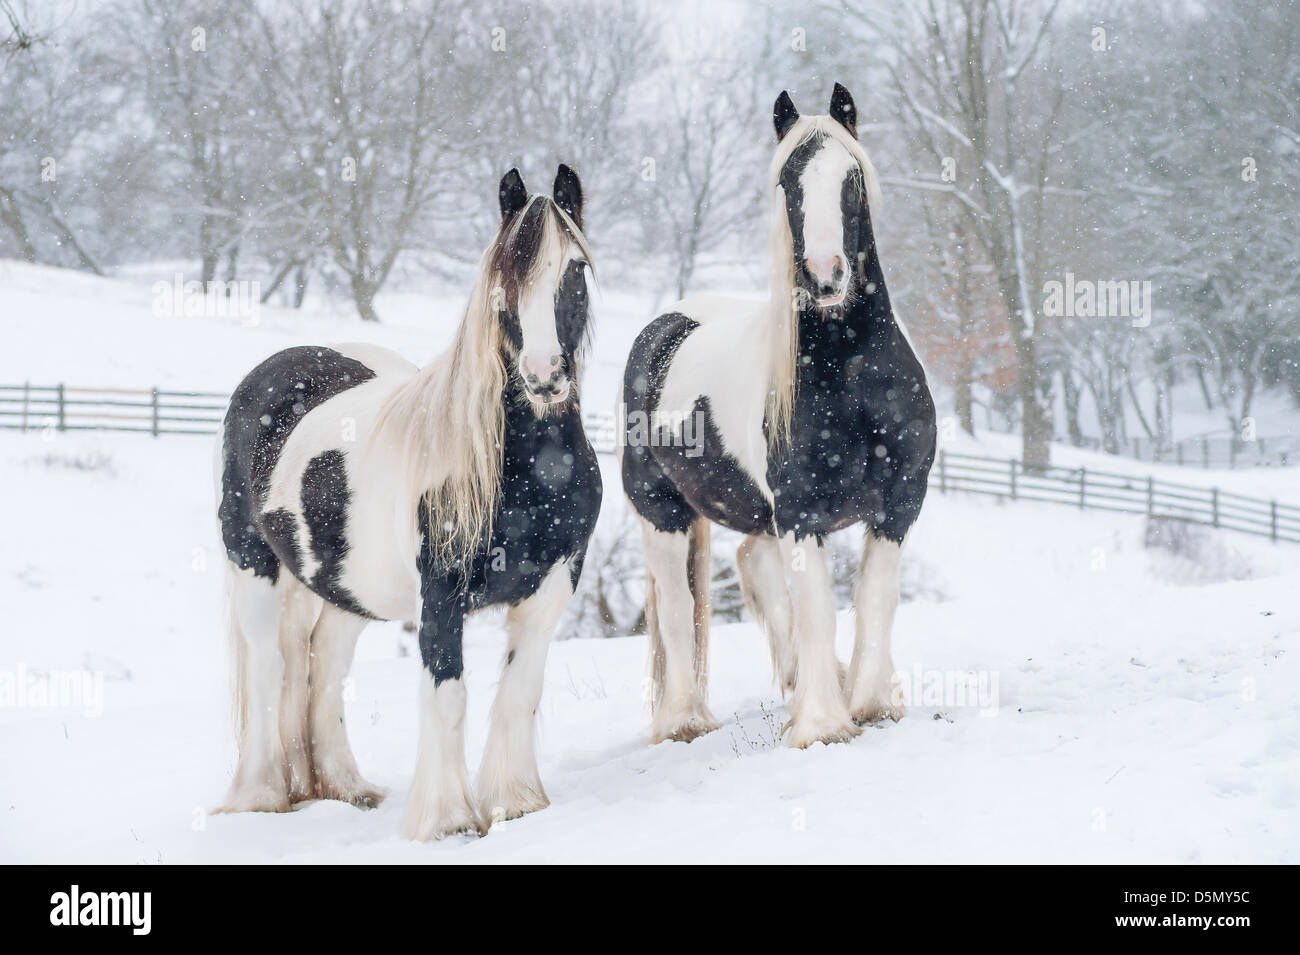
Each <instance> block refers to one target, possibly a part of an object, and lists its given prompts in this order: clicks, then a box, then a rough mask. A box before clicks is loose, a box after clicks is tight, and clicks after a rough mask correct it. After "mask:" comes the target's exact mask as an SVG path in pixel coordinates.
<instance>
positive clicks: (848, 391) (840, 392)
mask: <svg viewBox="0 0 1300 955" xmlns="http://www.w3.org/2000/svg"><path fill="white" fill-rule="evenodd" d="M791 432H792V433H791V442H790V447H789V449H788V451H786V452H785V453H783V454H781V455H780V457H779V458H776V459H774V460H773V461H772V463H771V467H770V468H769V474H768V482H769V484H770V485H771V487H772V491H773V495H774V498H775V501H776V512H777V524H778V526H779V527H780V528H781V529H782V530H787V529H799V530H801V531H806V532H808V533H817V534H822V533H829V532H831V531H832V530H835V529H837V528H839V527H842V526H845V525H846V524H851V523H854V522H856V521H859V520H863V519H865V518H867V517H868V516H869V515H870V514H871V513H872V512H873V511H875V510H879V508H880V502H881V499H882V495H881V485H882V482H883V480H884V478H885V476H886V475H885V472H886V470H887V469H888V462H889V459H890V448H889V439H888V436H887V435H886V434H885V433H883V430H882V428H881V427H880V426H879V424H878V423H877V422H875V421H874V420H873V415H872V414H871V413H870V409H868V408H867V406H866V403H865V400H864V396H863V395H862V394H861V392H859V391H858V390H856V389H853V388H844V387H826V386H824V385H821V383H817V384H814V385H810V386H807V387H803V388H801V390H800V392H799V397H798V401H797V403H796V407H795V415H794V420H793V422H792V428H791Z"/></svg>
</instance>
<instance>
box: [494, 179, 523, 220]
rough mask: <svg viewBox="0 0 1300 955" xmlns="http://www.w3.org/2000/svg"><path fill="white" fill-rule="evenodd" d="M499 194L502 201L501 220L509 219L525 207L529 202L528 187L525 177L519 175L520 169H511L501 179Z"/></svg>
mask: <svg viewBox="0 0 1300 955" xmlns="http://www.w3.org/2000/svg"><path fill="white" fill-rule="evenodd" d="M498 194H499V196H500V199H501V218H503V219H509V218H510V217H511V216H512V215H514V214H515V213H516V212H518V211H519V210H520V209H522V208H523V207H524V204H525V203H527V202H528V187H527V186H525V185H524V177H523V176H521V175H519V170H518V169H511V170H510V171H509V172H508V173H506V174H505V175H504V176H502V177H501V187H500V189H499V190H498Z"/></svg>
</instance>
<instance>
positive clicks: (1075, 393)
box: [1061, 368, 1083, 448]
mask: <svg viewBox="0 0 1300 955" xmlns="http://www.w3.org/2000/svg"><path fill="white" fill-rule="evenodd" d="M1061 397H1062V399H1063V401H1062V403H1063V404H1064V405H1065V427H1066V429H1067V430H1068V431H1069V434H1070V444H1072V445H1074V446H1075V447H1076V448H1081V447H1083V428H1081V427H1080V426H1079V399H1080V398H1082V397H1083V394H1082V391H1081V390H1080V388H1079V384H1078V382H1076V381H1075V380H1074V374H1073V373H1072V372H1071V371H1070V370H1069V369H1068V368H1067V369H1065V370H1064V371H1062V372H1061Z"/></svg>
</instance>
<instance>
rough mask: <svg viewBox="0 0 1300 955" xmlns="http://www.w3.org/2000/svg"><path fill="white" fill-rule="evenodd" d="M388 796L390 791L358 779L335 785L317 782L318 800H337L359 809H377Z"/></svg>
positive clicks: (327, 782) (324, 781)
mask: <svg viewBox="0 0 1300 955" xmlns="http://www.w3.org/2000/svg"><path fill="white" fill-rule="evenodd" d="M387 795H388V790H386V789H384V788H383V787H382V786H376V785H375V784H374V783H369V782H366V780H364V779H361V778H360V777H358V778H357V779H355V780H349V781H347V782H342V783H334V782H330V781H328V780H317V782H316V798H317V799H335V800H338V801H339V802H346V803H350V804H351V805H353V806H356V807H357V808H358V809H375V808H377V807H378V806H379V804H380V803H381V802H383V801H384V797H385V796H387Z"/></svg>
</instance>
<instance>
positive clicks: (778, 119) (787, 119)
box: [772, 90, 799, 143]
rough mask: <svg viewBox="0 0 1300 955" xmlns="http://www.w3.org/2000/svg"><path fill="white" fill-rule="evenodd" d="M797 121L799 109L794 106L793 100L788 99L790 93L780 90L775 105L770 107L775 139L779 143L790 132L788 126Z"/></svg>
mask: <svg viewBox="0 0 1300 955" xmlns="http://www.w3.org/2000/svg"><path fill="white" fill-rule="evenodd" d="M798 121H799V111H798V110H797V109H795V108H794V100H792V99H790V94H789V93H787V92H786V91H785V90H781V95H780V96H778V97H777V98H776V105H775V106H773V107H772V125H773V126H775V127H776V141H777V142H778V143H779V142H780V141H781V140H783V139H785V134H786V133H788V132H790V127H791V126H793V125H794V124H795V123H797V122H798Z"/></svg>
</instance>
